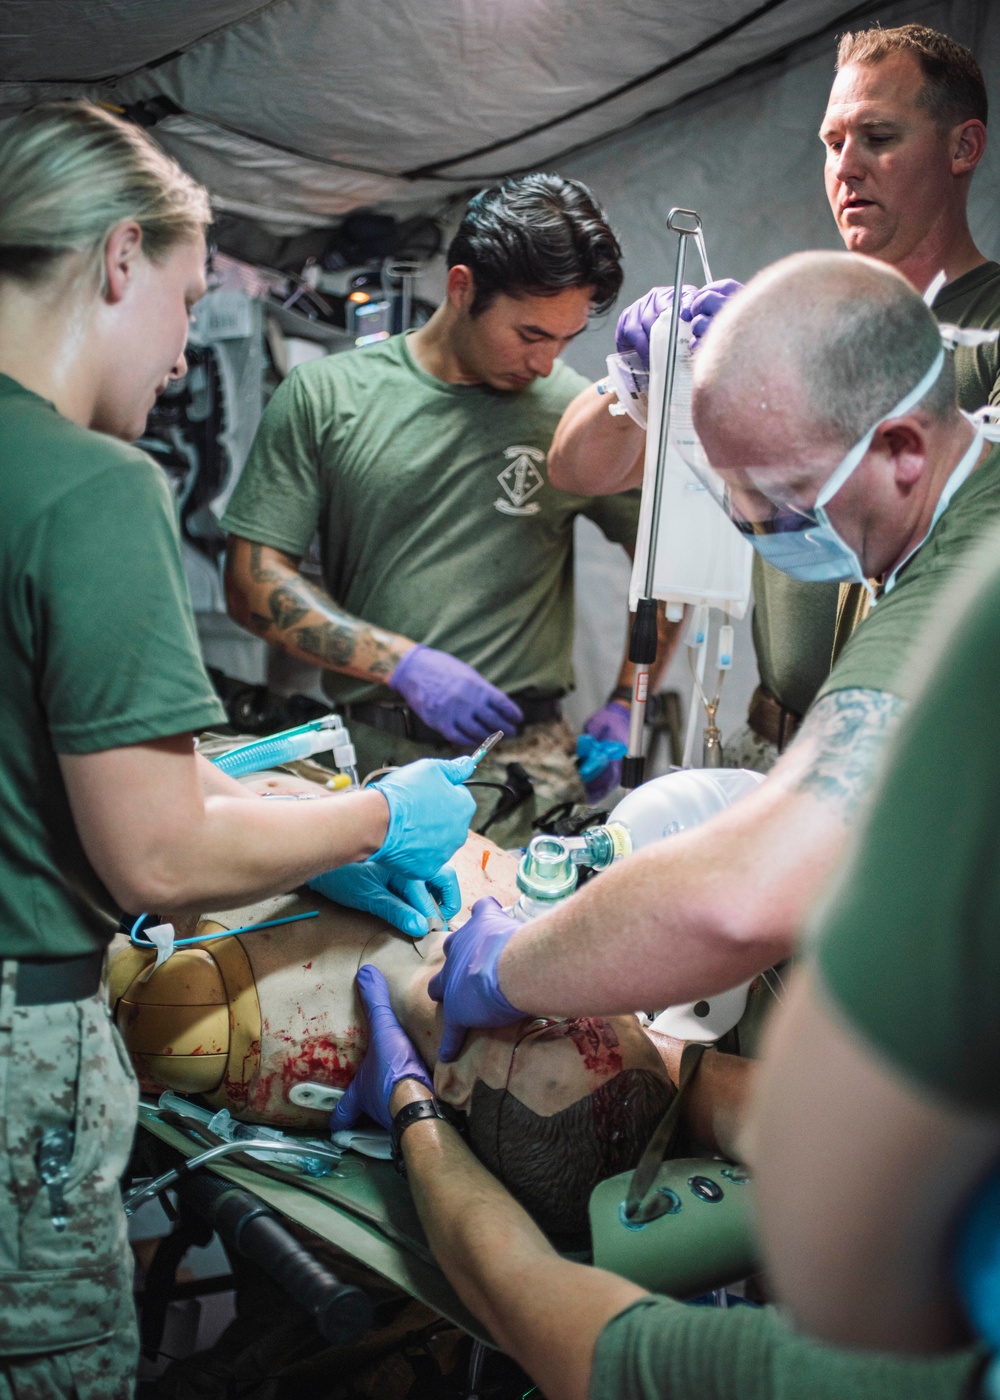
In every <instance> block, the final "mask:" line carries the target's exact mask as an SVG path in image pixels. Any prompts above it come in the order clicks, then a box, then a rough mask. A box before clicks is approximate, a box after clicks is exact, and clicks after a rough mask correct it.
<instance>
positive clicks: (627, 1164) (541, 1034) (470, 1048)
mask: <svg viewBox="0 0 1000 1400" xmlns="http://www.w3.org/2000/svg"><path fill="white" fill-rule="evenodd" d="M434 1086H435V1092H436V1093H437V1095H438V1097H439V1098H441V1099H442V1100H444V1101H445V1102H447V1103H450V1104H451V1105H452V1106H453V1107H455V1108H459V1109H462V1110H463V1111H464V1112H465V1113H466V1114H467V1115H468V1129H469V1142H470V1145H471V1146H472V1148H473V1151H474V1152H475V1153H476V1156H477V1157H479V1159H480V1161H481V1162H483V1164H484V1165H485V1166H487V1167H488V1168H489V1170H490V1171H491V1172H493V1174H494V1175H495V1176H496V1177H498V1178H499V1180H501V1181H502V1182H503V1183H504V1185H505V1186H506V1187H507V1188H508V1190H509V1191H511V1193H512V1194H513V1195H514V1196H516V1197H517V1199H518V1200H519V1201H520V1202H521V1203H522V1205H523V1206H524V1207H525V1209H526V1210H528V1211H529V1213H530V1214H531V1215H532V1216H533V1217H534V1219H535V1220H536V1221H538V1223H539V1224H540V1225H541V1226H542V1227H543V1229H545V1230H546V1231H547V1232H548V1233H549V1234H552V1235H555V1236H557V1237H561V1238H572V1237H573V1236H575V1235H579V1234H582V1233H584V1232H585V1230H586V1225H587V1203H588V1201H589V1198H590V1193H591V1191H592V1190H593V1188H594V1186H595V1185H596V1184H597V1183H598V1182H599V1181H602V1180H604V1179H605V1178H606V1177H609V1176H614V1175H616V1174H617V1173H618V1172H623V1171H627V1170H629V1169H630V1168H631V1167H634V1166H635V1164H636V1162H637V1161H638V1160H639V1157H640V1156H641V1154H642V1151H643V1148H644V1147H645V1146H646V1143H647V1142H648V1141H649V1138H650V1136H651V1135H652V1133H653V1131H654V1129H655V1127H656V1125H657V1123H658V1122H659V1121H660V1119H661V1118H662V1117H663V1115H664V1113H665V1112H666V1110H667V1108H668V1106H669V1104H670V1101H671V1100H672V1098H673V1097H674V1094H675V1089H674V1086H673V1083H672V1082H671V1080H670V1078H669V1076H668V1074H667V1072H666V1069H665V1068H664V1065H663V1062H662V1060H661V1059H660V1056H659V1054H658V1053H657V1051H656V1049H655V1048H654V1046H653V1044H652V1042H651V1041H650V1039H649V1038H648V1037H647V1035H646V1034H645V1032H644V1031H643V1029H642V1027H641V1026H640V1024H639V1022H638V1020H637V1018H636V1017H635V1016H609V1017H587V1018H584V1019H578V1020H560V1021H545V1020H525V1021H521V1022H518V1023H517V1024H515V1025H513V1026H509V1027H506V1028H504V1029H502V1030H496V1031H494V1030H490V1031H475V1032H471V1033H470V1035H469V1036H468V1038H467V1041H466V1045H465V1048H464V1050H463V1052H462V1055H461V1056H460V1057H459V1059H458V1060H457V1061H456V1062H455V1063H454V1064H449V1065H445V1064H440V1063H439V1064H438V1065H437V1067H436V1069H435V1074H434Z"/></svg>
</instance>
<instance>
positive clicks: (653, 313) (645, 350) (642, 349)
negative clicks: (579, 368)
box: [615, 283, 698, 369]
mask: <svg viewBox="0 0 1000 1400" xmlns="http://www.w3.org/2000/svg"><path fill="white" fill-rule="evenodd" d="M697 290H698V288H697V287H692V286H690V285H689V284H688V283H685V284H684V287H683V289H682V291H681V315H682V316H683V315H684V307H685V306H686V305H687V304H688V302H689V301H690V299H691V298H692V297H693V296H694V295H695V293H696V292H697ZM673 300H674V289H673V287H653V289H652V290H651V291H648V292H647V293H646V295H645V296H644V297H640V298H639V300H638V301H634V302H633V303H632V305H631V306H626V308H625V310H624V311H623V312H622V314H621V315H620V316H619V317H618V325H617V326H616V327H615V349H616V350H617V351H618V353H619V355H625V354H627V353H628V351H629V350H634V351H635V353H636V354H637V355H638V356H639V359H640V360H641V361H642V367H643V369H649V334H650V331H652V329H653V326H654V325H655V324H656V322H657V320H658V318H659V317H660V316H662V314H663V312H664V311H669V310H670V308H671V306H672V305H673ZM685 319H687V318H685Z"/></svg>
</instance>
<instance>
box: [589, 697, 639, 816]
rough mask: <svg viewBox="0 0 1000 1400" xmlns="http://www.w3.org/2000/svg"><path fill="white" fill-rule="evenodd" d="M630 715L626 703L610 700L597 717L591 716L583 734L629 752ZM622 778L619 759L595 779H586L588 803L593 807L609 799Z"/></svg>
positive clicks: (612, 762)
mask: <svg viewBox="0 0 1000 1400" xmlns="http://www.w3.org/2000/svg"><path fill="white" fill-rule="evenodd" d="M630 715H631V708H630V706H629V705H628V704H627V702H626V701H624V700H609V701H608V703H607V704H606V705H605V706H604V709H603V710H598V711H597V713H596V715H591V716H590V719H588V720H587V723H586V724H585V725H584V726H583V732H584V734H589V735H590V736H591V737H592V738H594V739H609V740H611V742H612V743H615V744H624V745H625V749H626V752H627V751H628V730H629V719H630ZM621 776H622V761H621V759H620V758H618V759H612V761H611V762H610V763H609V764H608V766H607V767H606V768H604V769H602V771H601V772H600V773H597V774H595V775H594V777H592V778H590V779H587V778H584V782H583V786H584V788H585V790H586V793H587V801H588V802H589V803H590V804H591V805H593V804H594V803H595V802H600V800H601V798H602V797H607V795H608V793H609V792H610V791H611V789H612V788H615V787H617V786H618V784H619V782H620V781H621Z"/></svg>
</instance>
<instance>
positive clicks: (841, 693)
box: [794, 687, 905, 821]
mask: <svg viewBox="0 0 1000 1400" xmlns="http://www.w3.org/2000/svg"><path fill="white" fill-rule="evenodd" d="M904 708H905V706H904V703H903V701H902V700H900V699H899V698H898V696H895V695H889V694H888V693H887V692H886V691H884V690H862V689H860V688H858V687H856V688H854V689H851V690H835V691H834V692H833V693H832V694H831V695H825V696H824V697H823V699H822V700H820V701H819V703H818V704H816V705H814V706H813V708H812V709H811V710H810V711H809V715H808V717H807V719H806V722H805V724H804V725H803V726H802V729H801V731H800V732H799V735H798V737H797V738H796V740H795V745H794V747H795V748H799V747H800V746H802V747H803V748H804V747H805V746H806V745H811V746H812V753H811V756H810V761H809V766H808V767H807V768H806V770H805V772H804V773H803V775H802V776H801V778H800V779H799V782H798V785H797V786H798V790H799V791H800V792H810V793H812V794H813V796H815V797H817V798H819V800H820V801H821V802H829V803H837V804H839V805H840V807H841V808H842V814H843V817H844V820H845V821H850V820H851V819H852V818H853V816H854V814H855V812H856V811H857V810H858V807H859V806H860V805H861V803H862V802H863V801H864V800H865V798H866V797H867V795H868V793H869V791H870V790H871V786H872V780H873V778H874V775H875V770H876V767H877V766H878V763H879V760H880V759H881V757H882V753H883V751H884V749H885V745H886V743H887V741H888V739H889V737H890V735H891V734H892V732H893V730H894V729H895V727H896V725H897V723H898V722H899V718H900V716H901V715H902V713H903V710H904Z"/></svg>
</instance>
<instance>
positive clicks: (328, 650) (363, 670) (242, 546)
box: [226, 536, 410, 681]
mask: <svg viewBox="0 0 1000 1400" xmlns="http://www.w3.org/2000/svg"><path fill="white" fill-rule="evenodd" d="M226 597H227V601H228V603H229V610H230V612H231V613H232V615H233V617H235V619H236V620H237V622H240V623H242V625H243V626H244V627H248V628H250V630H251V631H252V632H255V633H256V634H257V635H258V636H260V637H263V638H264V639H265V640H266V641H268V642H272V643H274V644H275V645H276V646H280V647H283V648H284V649H285V650H286V651H289V652H291V653H292V654H293V655H296V656H300V657H302V658H303V659H305V660H308V661H312V662H313V663H314V664H318V665H320V666H324V667H327V668H329V669H331V670H336V671H347V672H348V673H349V674H350V675H354V676H361V677H364V678H365V679H371V680H382V681H387V680H388V679H389V678H390V677H391V675H392V673H393V671H394V670H395V669H396V666H397V664H398V662H399V659H400V657H401V656H402V655H403V653H404V652H405V651H407V650H408V649H409V646H410V642H409V640H408V639H407V638H405V637H399V636H396V635H395V634H394V633H392V632H384V631H382V630H381V629H380V628H378V627H374V626H372V624H371V623H369V622H366V621H364V619H362V618H359V617H354V616H353V615H352V614H351V613H349V612H347V611H345V609H343V608H341V607H340V605H339V604H338V603H337V602H336V601H335V600H334V599H333V598H331V597H330V596H329V594H327V593H326V592H324V590H323V589H322V588H318V587H317V586H316V585H315V584H313V583H312V582H310V580H309V579H307V578H304V577H303V576H302V574H300V573H299V571H298V560H297V559H296V558H295V557H294V556H292V555H287V554H284V553H283V552H282V551H281V550H277V549H273V548H271V547H270V546H268V545H261V544H255V543H253V542H252V541H250V540H245V539H241V538H239V537H236V536H232V537H230V547H229V554H228V558H227V564H226Z"/></svg>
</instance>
